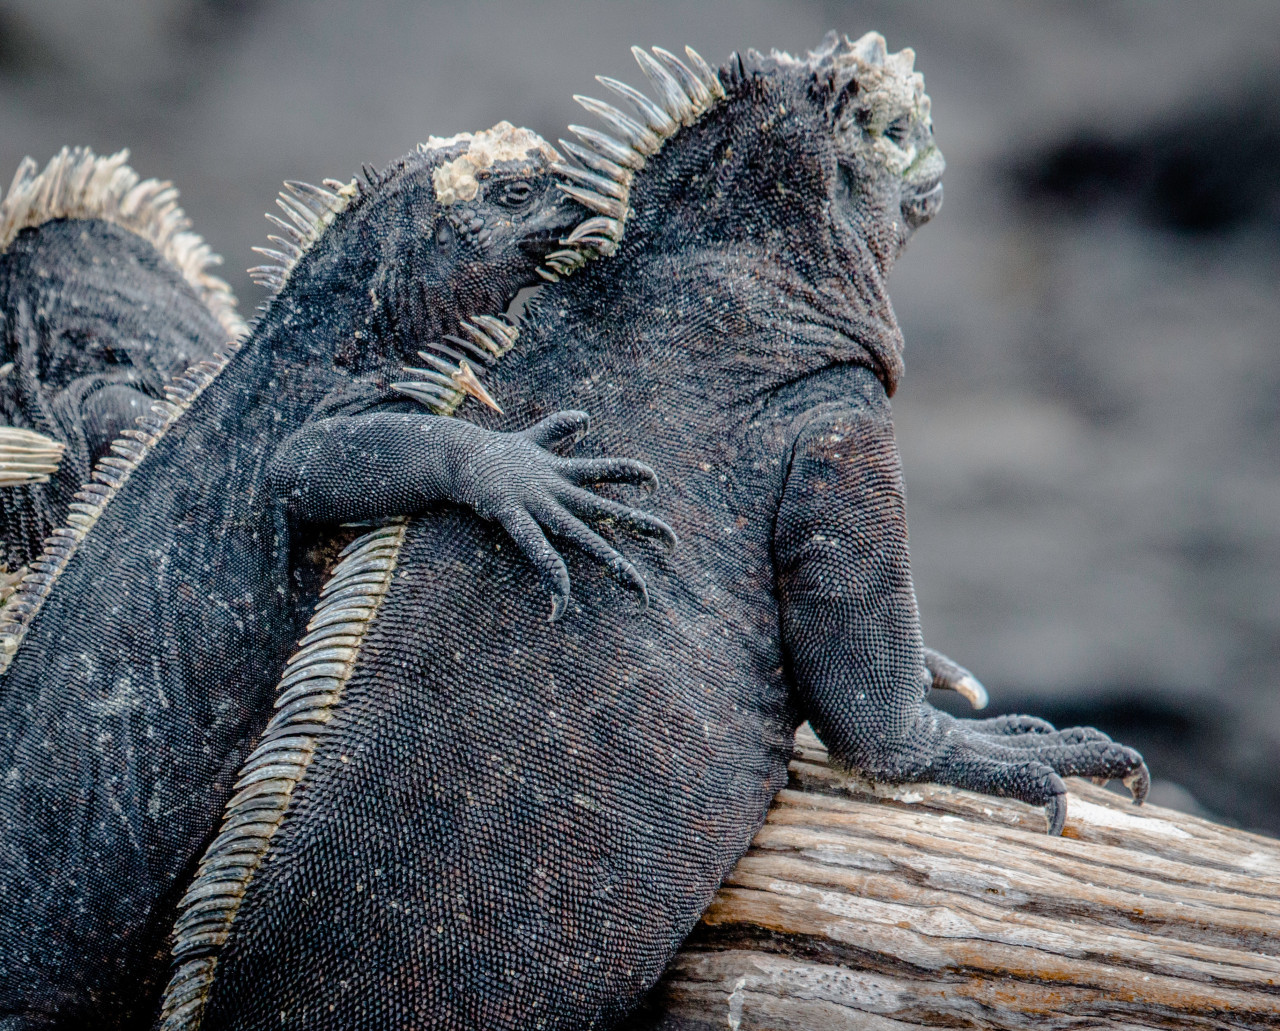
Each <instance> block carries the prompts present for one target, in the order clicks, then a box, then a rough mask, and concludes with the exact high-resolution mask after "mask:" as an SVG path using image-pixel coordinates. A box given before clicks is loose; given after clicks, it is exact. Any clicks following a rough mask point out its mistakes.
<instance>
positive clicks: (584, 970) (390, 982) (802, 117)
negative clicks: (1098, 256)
mask: <svg viewBox="0 0 1280 1031" xmlns="http://www.w3.org/2000/svg"><path fill="white" fill-rule="evenodd" d="M636 55H637V58H638V59H639V61H640V63H641V66H642V68H643V69H644V71H645V73H646V75H647V77H648V78H649V80H650V81H651V83H652V84H653V86H654V87H655V89H656V90H657V92H658V96H659V100H658V102H657V103H655V102H654V101H652V100H650V99H648V98H647V97H645V96H644V95H643V94H640V93H638V92H637V91H635V90H633V89H631V88H630V87H627V86H625V85H623V84H621V83H617V82H615V81H614V80H610V79H606V80H602V81H603V82H604V83H605V85H606V86H607V87H609V88H610V89H611V90H613V91H614V92H615V93H618V94H620V95H622V96H623V97H624V98H626V100H627V103H628V104H629V106H630V108H631V110H630V111H623V110H621V109H619V108H616V107H613V106H611V105H607V104H602V103H601V102H599V101H594V100H589V99H585V98H584V99H583V103H584V106H586V107H588V109H590V110H592V111H595V112H596V113H597V114H599V115H600V116H601V117H602V118H603V119H604V121H605V122H606V123H607V124H608V126H609V132H608V133H601V132H597V131H595V130H588V129H578V128H576V127H575V128H574V130H573V131H574V132H575V133H577V135H578V136H579V138H580V139H581V140H582V141H583V146H582V147H577V146H576V145H574V146H572V147H570V146H569V145H566V149H568V150H569V152H570V154H572V155H573V156H574V157H575V158H577V160H578V162H580V163H577V164H572V165H566V166H564V167H562V168H561V169H560V171H561V172H562V174H565V175H567V176H568V177H569V178H570V179H572V180H574V183H575V185H574V186H573V187H572V188H571V189H572V190H573V191H574V196H575V197H577V198H578V199H579V200H581V201H582V202H583V203H584V204H586V205H588V206H589V207H591V208H593V209H595V210H596V211H597V212H598V215H597V217H596V218H595V219H594V220H593V225H592V228H591V232H592V233H594V234H596V235H597V236H598V237H599V245H598V246H597V248H596V249H597V250H600V251H604V250H609V251H613V252H614V253H613V256H612V257H610V258H608V259H607V260H602V261H598V262H594V263H592V264H590V265H587V266H586V267H585V268H583V269H582V271H581V272H580V273H578V274H577V275H575V276H574V277H573V278H570V279H567V280H564V281H561V282H557V283H554V284H551V285H549V286H548V287H546V288H545V289H544V290H543V291H542V293H541V294H540V295H539V296H537V297H536V298H534V299H533V301H532V302H531V303H530V305H529V309H528V311H527V313H526V324H525V326H524V328H523V330H522V336H521V347H520V348H519V349H518V350H517V351H513V352H512V353H510V354H509V355H507V357H506V358H505V359H504V360H503V361H502V362H500V363H497V364H496V365H495V366H494V367H493V368H492V369H490V370H489V372H488V378H487V381H486V383H487V388H488V389H489V391H490V392H491V393H492V395H493V396H494V397H495V398H496V399H497V400H498V402H499V403H500V404H501V405H502V406H503V407H504V409H505V412H506V414H505V416H504V417H501V418H499V417H497V416H495V415H490V414H488V413H483V414H482V415H481V418H483V419H484V421H485V422H486V423H487V424H489V425H491V426H494V427H499V426H504V425H521V424H524V423H526V422H528V421H530V420H534V419H538V418H540V417H543V416H545V414H546V413H548V412H551V411H554V410H556V409H557V408H560V407H563V406H573V407H575V408H582V409H584V410H587V411H590V412H592V413H593V414H594V415H595V416H596V417H597V425H598V426H599V428H600V429H599V433H598V434H597V436H596V437H595V440H594V443H593V446H594V447H596V448H600V449H602V450H603V451H608V450H611V449H612V448H615V447H617V446H619V445H620V444H622V443H623V442H626V443H628V444H633V445H634V446H636V447H637V448H638V449H639V451H640V452H641V455H642V457H643V458H644V459H645V460H646V461H648V462H649V463H650V464H652V465H653V466H654V467H655V468H658V469H661V470H662V472H663V478H664V489H663V493H662V497H661V500H662V503H663V511H664V514H670V516H671V518H672V522H673V524H674V526H675V527H676V529H677V530H678V531H679V534H680V538H681V546H680V548H679V549H678V550H676V551H675V552H672V553H669V554H664V553H662V552H659V551H657V550H654V551H651V552H649V553H647V554H644V555H640V556H638V557H637V559H636V561H637V564H638V566H639V569H640V571H641V573H642V575H643V576H644V579H645V581H646V583H647V584H648V589H649V594H650V599H651V602H650V605H649V607H648V608H647V609H646V610H643V611H640V612H635V611H630V610H627V611H623V610H621V609H620V608H618V607H617V606H612V605H609V604H607V603H606V597H605V596H603V595H602V591H601V584H600V582H599V578H598V576H596V575H593V572H592V571H591V570H590V569H587V570H583V571H577V572H575V584H576V585H577V587H576V592H575V599H576V600H575V602H574V603H573V604H571V605H570V606H569V609H568V611H567V613H566V614H565V616H564V618H563V619H562V620H561V621H559V622H556V623H549V622H546V621H543V620H540V619H538V618H537V617H538V615H539V608H538V605H537V603H536V599H535V598H533V597H532V596H531V595H530V594H529V593H528V592H525V591H520V590H501V589H495V584H497V585H501V584H507V583H511V584H518V583H519V581H520V579H521V578H522V577H523V576H524V575H525V572H526V566H525V563H524V559H523V558H522V556H520V555H516V554H513V553H512V552H511V550H510V549H509V548H507V547H505V546H504V542H503V541H502V540H501V539H500V538H499V537H497V536H496V535H495V534H494V532H493V530H492V529H491V528H489V527H487V526H486V525H484V524H483V523H481V522H479V521H477V520H475V519H472V518H470V517H469V516H468V515H467V514H465V513H449V514H443V515H439V516H436V517H433V518H431V519H421V518H416V519H412V520H410V521H409V522H407V523H404V524H397V525H394V526H389V527H384V528H381V529H379V530H377V531H375V532H373V533H371V534H369V535H367V536H366V537H365V538H363V539H361V540H360V541H358V542H356V543H355V544H354V545H353V546H352V547H351V548H350V549H349V551H348V553H347V555H346V556H345V557H344V559H343V561H342V562H341V563H340V564H339V565H338V567H337V568H336V570H335V572H334V577H333V579H332V580H331V581H330V583H329V584H328V585H327V587H326V588H325V589H324V592H323V595H322V599H321V602H320V605H319V606H318V608H317V611H316V615H315V617H314V619H313V620H312V623H311V627H310V631H311V632H310V633H309V635H308V636H307V637H306V638H304V639H303V642H302V646H301V648H300V649H299V650H298V651H297V652H296V654H295V655H294V656H293V658H292V659H291V660H290V663H289V666H288V668H287V670H286V673H285V676H284V677H283V679H282V680H281V682H280V685H279V694H278V696H277V698H276V705H277V711H276V714H275V716H274V717H273V718H272V720H271V723H270V724H269V725H268V727H267V729H266V731H265V733H264V735H263V739H262V742H261V744H260V745H259V746H258V748H257V749H256V750H255V752H254V754H253V755H252V756H251V757H250V759H249V761H248V762H247V763H246V764H245V766H244V767H243V768H242V770H241V772H240V780H239V783H238V788H239V790H238V792H237V794H236V796H235V797H234V799H233V800H232V801H231V803H230V805H229V807H228V810H227V814H226V819H225V822H224V825H223V829H222V832H221V834H220V835H219V836H218V838H217V839H216V840H215V842H214V844H213V845H212V846H211V848H210V849H209V851H208V852H207V853H206V855H205V858H204V860H203V862H202V864H201V867H200V870H199V872H198V874H197V877H196V878H195V880H194V882H193V883H192V885H191V887H190V889H189V890H188V892H187V893H186V896H185V898H184V900H183V902H182V915H181V917H180V918H179V920H178V923H177V926H176V930H175V959H176V969H175V971H174V975H173V978H172V980H171V982H170V985H169V988H168V991H167V994H166V998H165V1010H164V1020H163V1027H164V1029H165V1031H192V1029H195V1028H201V1029H204V1031H215V1029H216V1031H228V1029H234V1031H248V1029H255V1031H258V1029H267V1028H290V1029H307V1031H313V1029H334V1031H336V1029H344V1031H375V1029H384V1028H399V1027H410V1026H412V1027H432V1028H440V1029H446V1031H462V1029H476V1028H485V1029H500V1028H511V1029H516V1028H521V1029H524V1028H535V1027H536V1028H560V1029H570V1028H607V1027H611V1026H615V1025H616V1024H617V1023H618V1022H619V1021H621V1020H622V1019H623V1018H624V1017H625V1016H626V1014H627V1013H628V1012H629V1011H630V1010H631V1009H632V1008H633V1007H634V1006H635V1004H636V1003H637V1001H638V1000H639V999H640V998H641V996H642V994H643V993H644V992H645V991H646V990H647V989H648V988H649V987H650V986H651V985H652V984H653V983H654V981H655V980H656V979H657V977H658V976H659V974H660V973H661V971H662V969H663V967H664V965H665V964H666V962H667V961H668V959H669V958H670V956H671V955H672V953H673V952H674V951H675V949H676V948H677V947H678V946H679V944H680V942H681V941H682V939H683V938H684V936H685V935H686V934H687V933H688V932H689V930H690V929H691V928H692V927H693V925H694V923H695V922H696V920H697V918H698V916H699V914H700V913H701V912H702V910H703V908H704V907H705V906H706V905H707V903H708V902H709V901H710V899H711V897H712V895H713V893H714V892H715V890H716V888H717V886H718V885H719V883H720V881H721V879H722V877H723V876H724V874H725V873H726V872H727V871H728V870H729V869H730V867H731V866H732V864H733V863H734V862H735V861H736V860H737V859H738V857H739V856H740V855H741V854H742V852H743V851H744V850H745V849H746V847H747V844H748V842H749V841H750V839H751V837H752V835H753V834H754V833H755V831H756V830H757V828H758V827H759V826H760V823H761V821H762V820H763V818H764V814H765V810H766V808H767V806H768V804H769V801H770V799H771V798H772V796H773V794H774V792H775V791H776V790H777V789H778V788H780V787H781V786H782V785H783V784H784V783H785V780H786V766H787V761H788V758H789V756H790V754H791V743H792V736H793V732H794V729H795V727H796V726H797V724H798V723H799V722H801V721H802V720H804V719H808V720H809V721H810V722H811V723H812V725H813V726H814V728H815V730H817V732H818V733H819V735H820V736H821V737H822V739H823V741H824V742H825V743H826V745H827V747H828V748H829V750H830V753H831V756H832V758H833V760H834V761H835V762H837V763H840V764H842V765H844V766H846V767H848V768H850V769H853V770H856V771H858V772H860V773H861V774H862V775H864V776H866V777H868V778H870V779H873V780H877V781H882V782H888V783H906V782H912V781H935V782H939V783H944V784H951V785H955V786H959V787H963V788H967V789H971V790H975V791H979V792H985V793H988V794H995V795H1002V796H1007V797H1012V798H1017V799H1021V800H1023V801H1025V802H1028V803H1031V804H1033V805H1040V806H1044V807H1046V810H1047V822H1048V827H1049V830H1050V831H1051V832H1053V833H1057V832H1059V831H1060V830H1061V828H1062V822H1063V820H1064V818H1065V813H1066V800H1065V787H1064V784H1063V781H1062V777H1063V776H1066V775H1083V776H1091V777H1097V778H1102V779H1106V778H1112V777H1116V778H1122V779H1124V780H1125V782H1126V783H1128V784H1129V785H1130V786H1131V788H1132V790H1133V792H1134V796H1135V799H1136V800H1138V801H1141V799H1142V797H1143V796H1144V795H1145V792H1146V786H1147V782H1148V778H1147V772H1146V768H1145V766H1144V764H1143V762H1142V759H1141V757H1140V756H1139V755H1138V754H1137V753H1136V752H1134V751H1133V750H1131V749H1129V748H1126V747H1123V746H1121V745H1117V744H1115V743H1113V742H1112V741H1111V740H1110V739H1108V738H1107V737H1106V736H1105V735H1103V734H1101V733H1100V732H1098V731H1096V730H1092V729H1088V728H1076V729H1071V730H1064V731H1057V730H1055V729H1054V728H1053V727H1051V726H1050V725H1048V724H1047V723H1045V722H1044V721H1042V720H1039V719H1036V718H1033V717H1027V716H1004V717H998V718H995V719H989V720H963V719H956V718H953V717H951V716H948V715H946V714H944V713H942V712H940V711H938V710H936V709H934V708H933V707H932V706H930V705H929V703H928V700H927V695H928V692H929V688H930V685H931V679H932V677H931V673H930V669H929V663H928V662H927V657H926V653H925V650H924V648H923V645H922V641H921V631H920V624H919V617H918V613H917V609H916V601H915V594H914V590H913V587H912V581H911V574H910V568H909V561H908V551H907V533H906V515H905V497H904V491H903V485H902V479H901V471H900V466H899V461H898V454H897V447H896V444H895V440H894V433H893V424H892V418H891V413H890V406H889V397H890V395H892V393H893V392H894V390H895V388H896V386H897V384H898V381H899V378H900V376H901V374H902V340H901V335H900V333H899V330H898V325H897V322H896V319H895V317H894V313H893V310H892V307H891V305H890V302H889V298H888V294H887V292H886V287H885V280H886V276H887V274H888V272H889V270H890V268H891V267H892V265H893V263H894V261H895V260H896V258H897V257H898V255H899V253H900V252H901V250H902V248H903V246H904V245H905V243H906V241H907V239H908V238H909V236H910V235H911V234H912V232H913V231H914V230H915V229H916V228H917V227H918V226H919V225H921V224H922V223H924V222H925V221H927V220H928V219H929V218H930V217H932V215H933V214H934V213H935V212H936V211H937V209H938V206H939V202H940V200H941V182H940V177H941V172H942V167H943V162H942V157H941V154H940V152H939V151H938V149H937V147H936V145H935V144H934V141H933V135H932V126H931V121H930V114H929V100H928V97H927V96H926V95H925V93H924V90H923V80H922V79H921V77H920V76H919V75H918V74H916V73H914V72H913V70H912V64H913V58H914V55H913V54H912V53H911V52H910V51H909V50H904V51H902V52H901V53H898V54H888V53H887V52H886V50H885V46H884V40H883V39H882V38H881V37H880V36H878V35H877V34H874V33H871V34H868V35H867V36H864V37H863V38H862V39H860V40H858V41H856V42H850V41H849V40H848V39H841V38H839V37H837V36H836V35H835V34H832V35H831V36H829V37H828V38H827V40H826V41H824V43H823V44H822V45H821V46H820V47H819V48H817V49H816V50H815V51H813V52H812V53H810V54H808V55H807V56H805V57H802V58H794V57H791V56H790V55H787V54H782V53H777V52H775V53H773V54H771V55H770V56H768V57H764V56H761V55H759V54H756V53H754V52H752V53H750V54H748V56H747V57H746V58H745V59H742V58H739V57H738V56H737V55H734V56H733V57H731V58H730V60H729V62H728V64H727V65H726V66H725V67H724V68H723V69H722V70H721V71H720V72H719V73H717V72H714V71H713V70H712V69H711V68H709V67H708V66H707V65H706V64H705V63H704V62H703V61H702V60H701V59H700V58H699V57H698V56H697V55H696V54H694V53H693V52H692V51H688V60H689V63H688V64H686V63H684V62H683V61H681V60H679V59H677V58H675V57H674V56H673V55H671V54H668V53H666V52H665V51H661V50H656V49H655V51H654V53H653V55H652V56H651V55H650V54H647V53H645V52H643V51H638V50H637V51H636ZM624 223H625V229H626V231H625V234H624V232H623V229H624ZM568 264H572V263H568ZM410 443H411V441H410V440H406V441H405V442H404V446H405V447H408V446H409V445H410ZM357 455H358V451H357V450H356V449H354V448H337V449H334V450H333V451H331V452H329V453H327V454H324V455H320V454H314V455H312V460H313V462H314V463H316V464H314V465H313V466H312V467H311V472H312V474H313V476H315V477H316V478H317V479H318V480H321V481H322V480H323V479H324V475H323V473H322V472H321V469H322V468H324V467H329V468H331V470H332V472H331V474H332V475H337V474H338V471H339V470H341V469H344V468H347V467H348V466H349V465H350V464H351V463H352V461H353V460H354V459H355V458H356V457H357ZM404 460H405V453H404V452H402V451H401V450H400V448H399V447H398V446H397V445H395V444H394V443H391V442H388V445H387V448H386V451H385V452H384V453H383V455H382V456H381V463H382V468H381V470H379V469H376V468H375V469H371V470H370V471H368V472H367V473H365V474H363V475H364V476H367V477H368V478H367V480H365V483H366V485H367V487H368V489H371V490H372V489H376V486H377V484H378V483H379V482H380V476H382V475H385V473H386V472H388V471H389V470H391V469H394V468H395V467H396V466H397V465H398V464H399V463H401V462H403V461H404ZM571 560H572V561H576V559H571ZM798 947H803V945H802V943H800V944H799V945H798Z"/></svg>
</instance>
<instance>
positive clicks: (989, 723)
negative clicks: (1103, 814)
mask: <svg viewBox="0 0 1280 1031" xmlns="http://www.w3.org/2000/svg"><path fill="white" fill-rule="evenodd" d="M917 726H918V729H917V732H916V733H915V734H913V735H912V736H911V739H912V743H911V744H910V745H907V746H906V747H905V749H904V752H907V753H908V754H899V755H896V756H893V757H890V758H889V760H888V763H887V764H886V765H891V766H895V767H897V768H898V769H899V770H901V769H902V768H903V767H904V766H907V765H911V764H912V761H913V759H914V758H915V757H913V756H910V754H909V752H911V751H915V752H917V755H919V753H920V752H924V751H925V750H928V751H929V752H931V754H930V755H929V756H927V757H923V756H920V759H921V760H922V762H921V766H920V767H919V768H918V769H916V770H913V771H912V773H911V775H910V776H908V777H907V778H906V779H908V780H913V781H932V782H933V783H936V784H949V785H951V786H953V787H958V788H965V789H967V790H969V791H979V792H982V793H983V794H987V795H997V796H1000V797H1003V798H1016V799H1018V800H1019V801H1022V802H1027V803H1029V804H1031V805H1038V806H1044V807H1045V808H1046V810H1047V816H1048V820H1049V833H1050V834H1061V833H1062V828H1063V825H1064V823H1065V822H1066V818H1067V800H1066V793H1067V788H1066V785H1065V784H1064V783H1063V782H1062V778H1063V777H1090V778H1093V779H1095V780H1099V781H1102V782H1105V781H1107V780H1122V781H1123V782H1124V783H1125V785H1126V786H1127V787H1128V788H1129V790H1130V791H1131V792H1132V793H1133V800H1134V802H1135V803H1136V804H1139V805H1141V804H1142V801H1143V799H1145V798H1146V795H1147V789H1148V788H1149V787H1150V775H1149V774H1148V772H1147V767H1146V764H1145V763H1144V762H1143V761H1142V756H1141V755H1139V754H1138V753H1137V752H1136V751H1134V750H1133V749H1132V748H1126V747H1125V746H1124V745H1118V744H1116V743H1115V742H1114V741H1112V740H1111V738H1109V737H1107V735H1106V734H1104V733H1102V731H1100V730H1094V729H1093V728H1092V727H1071V728H1068V729H1066V730H1055V729H1054V728H1053V726H1052V725H1051V724H1049V723H1046V722H1045V721H1044V720H1041V719H1036V718H1035V717H1031V716H998V717H995V718H994V719H985V720H963V719H955V718H954V717H952V716H949V715H947V714H946V713H942V712H937V711H936V710H934V709H932V708H931V707H930V706H928V705H923V706H922V713H921V720H920V723H919V724H918V725H917ZM921 738H923V739H924V740H921ZM872 776H874V774H872ZM893 779H898V778H893Z"/></svg>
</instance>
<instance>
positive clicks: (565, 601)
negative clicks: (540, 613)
mask: <svg viewBox="0 0 1280 1031" xmlns="http://www.w3.org/2000/svg"><path fill="white" fill-rule="evenodd" d="M568 607H569V596H568V595H567V594H552V595H551V614H550V615H549V616H547V622H548V623H554V622H555V621H556V620H557V619H559V618H560V617H561V616H563V615H564V610H565V609H567V608H568Z"/></svg>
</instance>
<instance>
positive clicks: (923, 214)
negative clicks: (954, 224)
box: [902, 176, 942, 229]
mask: <svg viewBox="0 0 1280 1031" xmlns="http://www.w3.org/2000/svg"><path fill="white" fill-rule="evenodd" d="M941 207H942V177H941V176H934V177H932V178H931V179H927V180H925V181H924V182H923V183H921V184H920V185H919V186H917V187H914V188H913V189H912V191H911V193H910V194H908V195H907V196H904V197H903V198H902V217H903V218H904V219H905V220H906V223H907V225H909V226H910V227H911V228H912V229H918V228H919V227H920V226H922V225H924V224H925V223H926V222H928V221H929V219H931V218H933V216H934V215H936V214H937V213H938V211H939V209H940V208H941Z"/></svg>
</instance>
